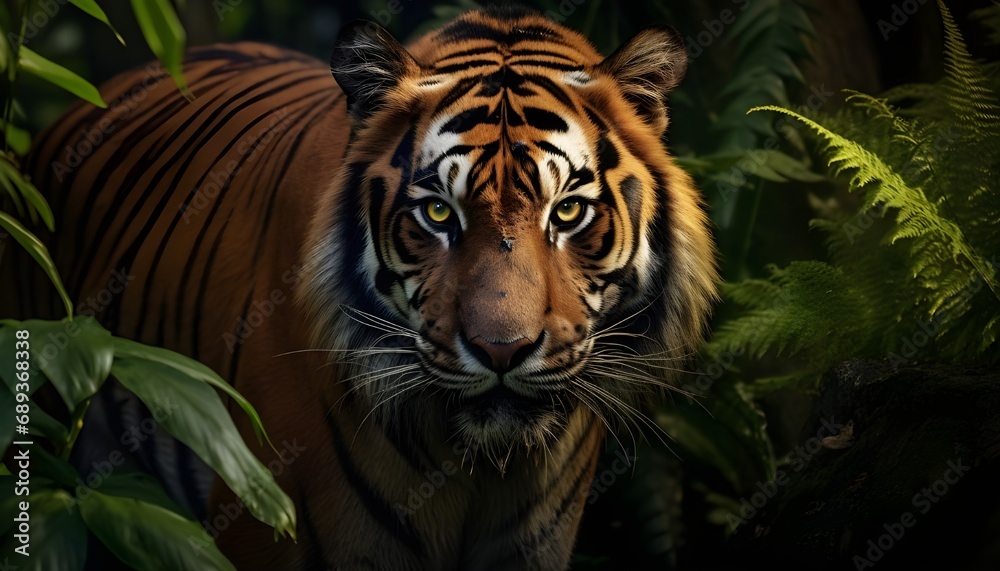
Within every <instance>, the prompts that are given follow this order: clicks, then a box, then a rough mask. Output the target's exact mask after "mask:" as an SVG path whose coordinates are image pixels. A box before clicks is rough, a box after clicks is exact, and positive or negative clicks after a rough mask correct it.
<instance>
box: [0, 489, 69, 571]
mask: <svg viewBox="0 0 1000 571" xmlns="http://www.w3.org/2000/svg"><path fill="white" fill-rule="evenodd" d="M32 483H33V484H34V482H32ZM33 489H34V488H33ZM15 499H16V500H18V502H19V501H25V500H26V501H28V502H29V504H30V505H29V508H28V509H29V511H28V514H29V517H30V518H31V519H30V524H31V530H30V532H29V536H30V544H29V547H28V555H29V556H28V557H24V556H22V555H20V554H18V553H15V552H14V548H15V547H17V546H19V545H21V543H20V542H19V541H18V540H17V539H16V538H15V537H14V534H13V533H9V532H8V533H3V534H2V535H4V536H6V537H7V539H6V540H5V541H4V545H3V548H2V551H0V553H2V554H3V555H4V556H5V557H7V559H6V561H7V564H8V565H9V567H8V568H9V569H17V571H36V570H37V571H80V570H82V569H83V565H84V563H85V562H86V560H87V527H86V526H85V525H84V523H83V519H82V518H81V517H80V514H79V512H78V511H77V510H76V508H75V507H74V506H73V504H74V500H73V498H72V496H70V495H69V494H68V493H67V492H66V491H64V490H41V491H38V492H35V493H33V494H31V495H30V496H27V497H15ZM8 506H10V503H9V501H8V502H4V508H5V509H4V511H5V512H6V511H7V510H8V509H10V508H9V507H8ZM12 507H13V508H15V509H17V507H18V506H17V505H13V506H12ZM17 513H19V510H18V512H17ZM15 515H17V514H16V513H12V514H8V513H3V514H2V516H0V517H3V518H4V519H5V520H8V521H10V520H12V518H13V517H14V516H15ZM8 516H9V517H8Z"/></svg>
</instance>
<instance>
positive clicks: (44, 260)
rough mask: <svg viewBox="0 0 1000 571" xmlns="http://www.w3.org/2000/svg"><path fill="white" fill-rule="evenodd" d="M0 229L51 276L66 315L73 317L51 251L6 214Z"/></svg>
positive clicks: (1, 215)
mask: <svg viewBox="0 0 1000 571" xmlns="http://www.w3.org/2000/svg"><path fill="white" fill-rule="evenodd" d="M0 227H2V228H3V229H5V230H6V231H7V232H9V233H10V235H11V236H13V237H14V239H15V240H17V242H18V244H20V245H21V246H23V247H24V249H25V250H27V251H28V253H29V254H30V255H31V257H32V258H34V259H35V261H36V262H38V265H40V266H41V267H42V270H44V271H45V273H46V274H47V275H48V276H49V280H51V281H52V285H54V286H55V288H56V290H57V291H58V292H59V297H60V298H61V299H62V302H63V305H64V306H65V308H66V315H67V316H72V315H73V304H72V303H71V302H70V301H69V294H67V293H66V288H65V287H64V286H63V283H62V279H61V278H60V277H59V271H58V270H57V269H56V265H55V263H54V262H53V261H52V256H50V255H49V250H48V248H46V247H45V244H42V242H41V241H40V240H39V239H38V238H36V237H35V235H34V234H32V233H31V232H29V231H28V229H27V228H25V227H24V226H23V225H21V223H20V222H18V221H17V219H15V218H14V217H13V216H11V215H9V214H7V213H6V212H0Z"/></svg>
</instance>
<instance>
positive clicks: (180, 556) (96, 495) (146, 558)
mask: <svg viewBox="0 0 1000 571" xmlns="http://www.w3.org/2000/svg"><path fill="white" fill-rule="evenodd" d="M80 514H81V515H82V516H83V521H84V522H86V524H87V527H88V528H90V531H91V532H93V534H94V535H95V536H97V538H98V539H100V540H101V542H102V543H104V545H106V546H107V547H108V549H110V550H111V552H112V553H114V554H115V555H117V556H118V558H119V559H121V560H122V562H124V563H125V564H127V565H129V566H131V567H134V568H136V569H142V570H143V571H159V570H163V571H175V570H177V569H226V570H228V569H235V567H233V565H232V563H230V562H229V561H228V560H227V559H226V558H225V556H223V555H222V553H221V552H220V551H219V549H218V548H217V547H216V546H215V543H214V542H212V541H211V540H210V539H207V537H208V536H207V534H206V533H205V530H204V529H203V528H202V527H201V525H200V524H199V523H197V522H195V521H192V520H189V519H185V518H183V517H181V516H179V515H177V514H176V513H174V512H172V511H170V510H168V509H166V508H164V507H162V506H159V505H156V504H151V503H148V502H143V501H139V500H135V499H130V498H122V497H118V496H112V495H107V494H104V493H103V492H101V491H95V492H93V493H91V495H90V496H89V497H87V499H85V500H83V501H81V502H80Z"/></svg>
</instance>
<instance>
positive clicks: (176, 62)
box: [132, 0, 194, 99]
mask: <svg viewBox="0 0 1000 571" xmlns="http://www.w3.org/2000/svg"><path fill="white" fill-rule="evenodd" d="M132 10H133V11H134V12H135V19H136V20H138V22H139V28H140V29H141V30H142V35H143V36H144V37H145V38H146V43H147V44H149V49H151V50H153V53H154V54H156V57H157V58H159V60H160V62H161V63H163V67H165V68H166V69H167V73H169V74H170V77H172V78H173V79H174V83H176V84H177V87H178V88H180V90H181V93H183V94H184V97H187V98H188V99H193V98H194V96H193V95H191V92H190V91H188V87H187V83H185V81H184V70H183V59H184V44H185V43H186V42H187V36H186V35H185V33H184V26H182V25H181V21H180V19H179V18H178V17H177V12H175V11H174V7H173V6H171V5H170V0H132Z"/></svg>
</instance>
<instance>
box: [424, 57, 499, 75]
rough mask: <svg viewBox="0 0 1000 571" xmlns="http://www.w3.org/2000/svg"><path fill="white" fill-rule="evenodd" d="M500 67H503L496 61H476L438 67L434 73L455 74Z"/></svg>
mask: <svg viewBox="0 0 1000 571" xmlns="http://www.w3.org/2000/svg"><path fill="white" fill-rule="evenodd" d="M500 65H501V64H500V62H498V61H495V60H490V59H474V60H469V61H465V62H462V63H455V64H451V65H445V66H441V67H436V68H434V71H435V72H437V73H454V72H456V71H466V70H469V69H472V68H476V67H486V66H493V67H499V66H500Z"/></svg>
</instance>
